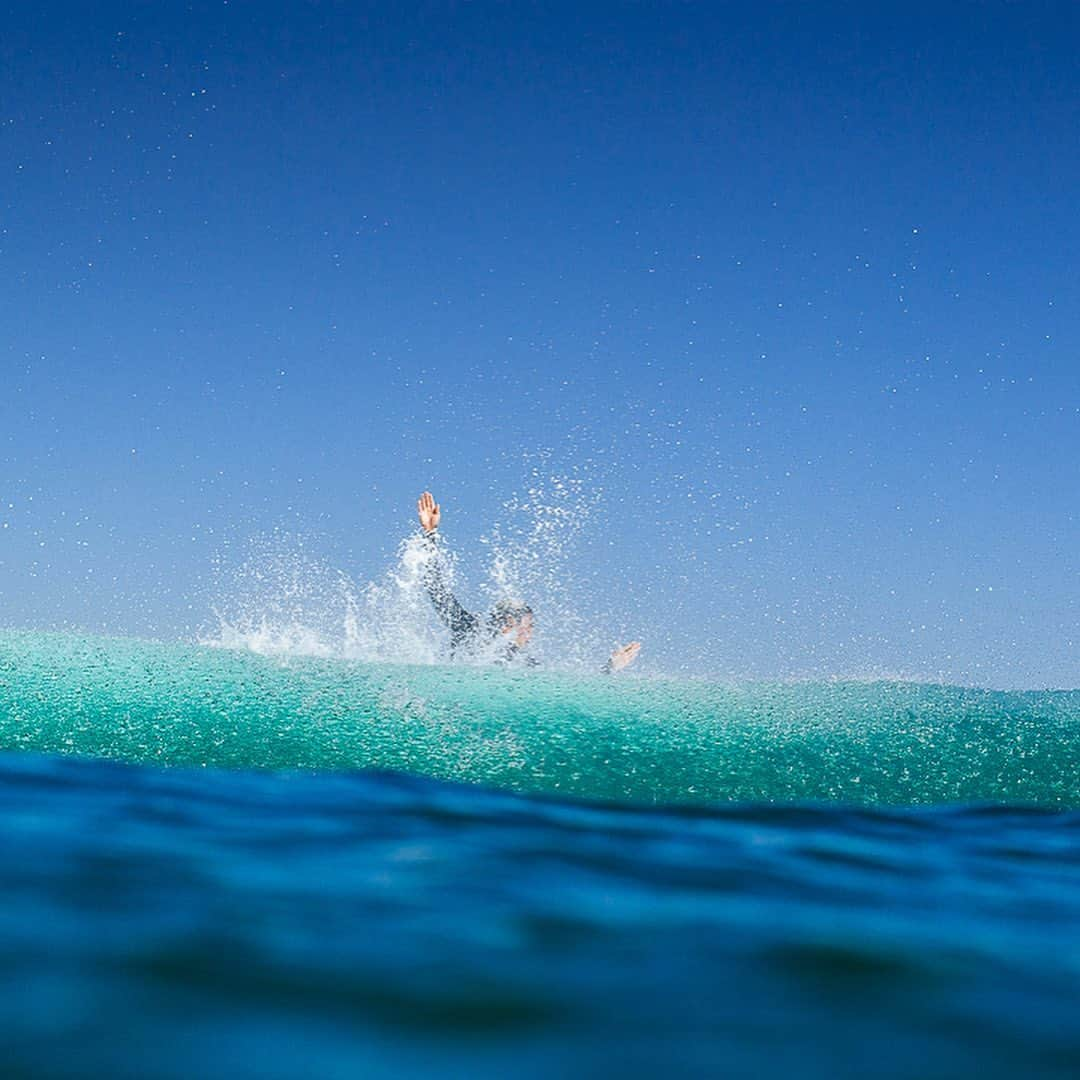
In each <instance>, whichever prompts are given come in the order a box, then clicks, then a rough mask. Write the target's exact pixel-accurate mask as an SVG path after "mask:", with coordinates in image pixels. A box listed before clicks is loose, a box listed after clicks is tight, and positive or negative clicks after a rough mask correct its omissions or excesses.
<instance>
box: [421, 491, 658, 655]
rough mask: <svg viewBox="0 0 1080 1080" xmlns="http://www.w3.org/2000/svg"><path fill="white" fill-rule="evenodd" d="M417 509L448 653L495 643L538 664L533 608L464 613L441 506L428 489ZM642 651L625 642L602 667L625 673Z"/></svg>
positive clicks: (508, 606) (509, 605)
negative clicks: (533, 652)
mask: <svg viewBox="0 0 1080 1080" xmlns="http://www.w3.org/2000/svg"><path fill="white" fill-rule="evenodd" d="M416 510H417V513H418V514H419V515H420V528H421V530H422V535H423V536H424V539H425V541H426V542H427V544H428V545H429V547H430V554H429V557H428V559H427V562H426V563H425V565H424V578H423V581H424V588H426V589H427V592H428V596H430V597H431V602H432V604H434V605H435V611H436V612H437V613H438V616H439V618H440V619H442V621H443V622H444V623H446V625H447V627H448V629H449V630H450V655H451V656H454V655H456V654H457V653H458V652H462V651H467V650H470V649H472V650H476V651H477V652H481V651H482V650H483V649H484V648H485V646H488V647H490V646H492V645H494V646H495V647H496V650H497V652H498V659H499V660H500V661H502V662H504V663H513V662H520V663H524V664H527V665H529V666H530V667H535V666H536V664H537V661H536V659H535V658H534V657H531V656H529V655H528V653H527V651H526V650H527V649H528V645H529V641H530V640H531V639H532V635H533V612H532V608H530V607H529V606H528V605H527V604H523V603H520V602H519V601H516V600H502V601H500V602H499V603H498V604H496V605H495V608H494V610H493V611H492V612H491V613H490V614H489V615H486V616H482V615H474V614H473V613H472V612H471V611H466V610H465V608H463V607H462V606H461V604H460V603H458V600H457V597H456V596H454V594H453V592H452V591H451V589H450V586H449V583H448V582H447V574H446V567H445V565H444V563H443V559H442V556H441V553H440V552H439V550H438V535H439V522H440V520H441V518H442V513H441V511H440V509H439V504H438V503H437V502H436V501H435V500H434V499H433V498H432V496H431V493H430V492H428V491H425V492H424V494H423V495H421V496H420V498H419V500H418V501H417V504H416ZM640 651H641V642H640V641H632V642H630V644H629V645H623V646H621V647H620V648H618V649H616V650H615V651H614V652H613V653H612V654H611V656H610V657H609V658H608V661H607V663H606V664H604V667H603V671H604V672H605V673H611V672H615V671H621V670H622V669H623V668H624V667H626V666H627V665H628V664H631V663H633V661H634V660H635V659H637V654H638V653H639V652H640Z"/></svg>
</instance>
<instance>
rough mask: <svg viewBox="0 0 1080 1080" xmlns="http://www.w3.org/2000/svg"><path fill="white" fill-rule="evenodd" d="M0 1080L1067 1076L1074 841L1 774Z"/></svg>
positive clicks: (11, 768) (366, 791)
mask: <svg viewBox="0 0 1080 1080" xmlns="http://www.w3.org/2000/svg"><path fill="white" fill-rule="evenodd" d="M0 837H2V840H0V843H2V858H0V867H2V888H3V896H4V903H3V906H2V909H0V977H2V979H3V1001H4V1003H5V1009H4V1011H5V1023H4V1024H3V1026H2V1028H0V1061H2V1062H3V1072H4V1074H5V1075H26V1076H57V1077H60V1076H103V1075H111V1076H119V1077H128V1076H130V1077H191V1076H260V1077H299V1076H320V1077H339V1076H340V1077H358V1076H365V1077H368V1076H377V1077H381V1076H387V1077H389V1076H403V1075H443V1076H448V1075H449V1076H515V1077H518V1076H521V1077H532V1076H537V1077H539V1076H572V1077H576V1076H582V1077H592V1076H612V1075H614V1076H619V1075H624V1076H646V1075H661V1074H669V1075H675V1076H727V1077H729V1076H747V1077H750V1076H775V1075H792V1076H800V1077H804V1076H805V1077H838V1076H840V1077H842V1076H865V1075H874V1076H886V1077H892V1076H895V1077H909V1076H920V1077H923V1076H932V1077H952V1076H956V1077H961V1076H980V1077H993V1076H1023V1077H1075V1076H1077V1075H1080V1021H1078V1019H1077V1018H1078V1016H1080V815H1078V814H1077V813H1076V812H1075V811H1048V810H1038V809H1030V808H1029V809H1009V808H1005V807H984V808H977V807H967V808H964V807H949V806H944V807H936V808H900V809H896V808H893V809H883V808H870V807H867V808H861V809H857V808H852V807H841V806H828V805H794V804H788V805H774V806H769V805H740V804H733V805H731V806H724V807H720V808H693V809H660V808H636V807H634V806H630V805H614V804H611V805H602V804H588V803H577V802H567V801H555V800H553V799H550V798H548V797H538V796H524V795H515V794H510V793H505V792H496V791H492V790H487V789H484V788H482V787H473V786H463V785H462V786H459V785H455V784H449V783H445V782H441V781H436V780H431V779H421V778H414V777H404V776H400V775H392V774H383V773H365V774H360V773H354V774H333V773H323V774H313V773H265V772H263V773H260V772H251V771H244V770H236V771H230V770H215V769H161V768H155V767H151V766H144V765H134V764H120V763H110V762H104V761H95V760H84V759H78V758H66V757H61V756H53V755H44V754H37V753H20V752H15V753H7V754H4V755H3V756H2V757H0Z"/></svg>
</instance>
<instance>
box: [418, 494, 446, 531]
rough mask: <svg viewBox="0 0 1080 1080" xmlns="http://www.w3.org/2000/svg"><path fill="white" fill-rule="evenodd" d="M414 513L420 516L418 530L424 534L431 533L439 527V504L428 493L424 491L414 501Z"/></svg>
mask: <svg viewBox="0 0 1080 1080" xmlns="http://www.w3.org/2000/svg"><path fill="white" fill-rule="evenodd" d="M416 512H417V513H418V514H419V515H420V528H422V529H423V530H424V532H426V533H433V532H434V531H435V530H436V529H437V528H438V527H439V518H440V517H441V512H440V510H439V504H438V503H437V502H436V501H435V500H434V499H433V498H432V497H431V492H430V491H425V492H424V494H423V495H421V496H420V498H419V499H417V500H416Z"/></svg>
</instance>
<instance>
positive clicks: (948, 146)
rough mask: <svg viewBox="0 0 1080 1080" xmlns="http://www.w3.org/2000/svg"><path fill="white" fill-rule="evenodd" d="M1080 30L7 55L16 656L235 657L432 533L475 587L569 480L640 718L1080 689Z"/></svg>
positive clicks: (424, 17)
mask: <svg viewBox="0 0 1080 1080" xmlns="http://www.w3.org/2000/svg"><path fill="white" fill-rule="evenodd" d="M868 8H872V10H867V9H868ZM1078 23H1080V14H1078V12H1077V9H1076V7H1075V5H1072V4H1067V3H1054V4H1051V3H1027V4H1016V3H995V2H988V3H979V4H966V3H958V4H951V5H941V4H937V5H928V4H918V3H915V4H910V3H909V4H903V5H899V4H897V5H892V4H882V5H865V4H854V3H851V4H839V3H830V4H813V5H810V4H794V3H791V4H788V3H776V4H763V5H754V6H751V5H732V4H689V3H688V4H679V3H664V4H660V3H656V4H645V3H640V4H638V3H626V4H591V5H569V4H488V3H475V4H438V3H436V4H423V5H415V6H413V7H411V9H410V10H409V12H408V13H407V14H402V13H401V11H400V10H399V6H398V5H365V4H344V3H341V4H337V3H296V4H287V5H273V4H265V3H260V4H255V3H238V2H230V3H218V4H185V5H180V4H169V3H166V4H124V5H119V4H108V3H106V4H99V5H94V6H90V5H59V4H47V3H46V4H44V5H43V6H42V7H41V8H40V9H39V10H37V11H27V10H24V9H23V8H22V7H21V6H20V7H18V8H14V9H9V10H8V11H7V12H6V13H5V30H4V34H3V36H2V38H0V72H2V74H0V214H2V218H0V273H2V275H3V281H4V287H3V289H2V290H0V319H2V325H3V327H4V334H3V337H2V338H0V363H2V365H3V371H4V375H5V384H6V390H7V392H6V393H5V394H4V395H3V399H2V404H0V465H2V482H3V486H4V491H3V495H4V498H3V503H2V509H3V514H2V522H0V524H2V525H3V528H2V529H0V602H2V603H3V605H4V613H3V615H2V619H3V622H5V623H6V624H8V625H17V626H77V627H86V628H91V629H99V630H106V631H111V632H129V633H140V634H153V635H159V636H166V637H168V636H176V635H185V634H191V633H194V632H197V630H198V629H199V627H200V626H201V625H202V624H203V622H204V621H205V620H206V618H207V617H208V615H209V611H210V607H211V606H212V603H213V600H214V595H213V594H214V588H215V586H214V581H213V573H214V567H215V566H217V565H219V564H220V563H221V561H222V559H228V558H230V557H233V556H234V555H235V553H237V552H239V551H242V550H243V549H244V547H245V545H246V544H247V543H248V542H249V541H250V540H251V539H252V538H257V537H260V536H265V535H266V534H267V533H270V532H272V531H273V530H275V529H277V530H284V531H286V532H287V533H288V534H289V535H290V537H293V538H294V539H295V542H297V543H302V544H303V545H304V547H305V548H306V550H308V551H313V552H317V553H318V555H319V557H320V558H324V559H326V560H327V561H328V562H329V563H331V564H332V565H334V566H339V567H341V568H343V569H346V570H348V571H349V572H350V573H352V574H353V575H354V577H356V578H357V579H358V580H364V579H366V578H369V577H373V576H377V575H378V574H380V573H382V571H383V570H384V569H385V567H386V566H387V565H388V564H389V562H390V560H391V558H392V555H393V551H394V548H395V545H396V544H397V542H398V541H399V540H400V538H401V537H402V535H403V534H404V533H405V532H406V531H407V529H408V528H409V525H410V522H411V518H410V514H411V509H412V504H413V500H414V499H415V495H416V493H417V492H418V491H419V490H421V489H423V488H425V487H431V488H432V489H433V490H435V491H436V493H437V494H438V495H439V497H440V498H441V499H442V501H443V502H444V504H445V506H446V508H447V513H448V521H447V532H448V534H449V535H450V536H451V537H452V539H453V540H454V542H455V545H456V546H457V547H458V548H459V549H460V550H462V551H463V552H464V553H465V555H466V565H467V568H468V560H469V559H470V558H471V557H472V556H471V555H470V553H472V552H476V551H477V550H479V547H478V541H479V539H480V538H481V536H482V535H484V534H485V532H486V531H488V530H489V529H490V528H491V527H492V526H493V524H494V523H496V522H498V521H499V520H500V519H502V518H505V510H504V502H505V500H506V499H507V498H508V497H510V496H511V495H512V494H513V493H515V492H519V493H520V492H522V491H524V490H526V489H527V488H528V487H529V486H530V484H531V483H534V482H535V476H540V477H541V478H544V477H550V476H556V475H570V476H575V477H576V479H577V480H578V482H579V483H580V484H581V485H582V489H583V490H584V491H585V492H586V493H587V494H588V495H589V497H590V498H595V497H598V496H601V495H602V496H603V503H602V505H601V507H600V509H599V510H598V511H597V513H596V514H595V515H594V516H593V518H592V519H591V520H590V522H589V525H588V527H587V529H586V530H585V532H584V534H583V535H582V536H581V537H580V539H579V542H578V543H577V545H576V547H574V549H573V550H572V551H571V552H570V553H569V556H568V558H569V561H570V564H571V565H570V569H572V571H573V572H574V574H575V575H576V576H577V578H578V580H579V581H580V582H582V583H587V584H582V585H580V586H579V587H580V588H581V589H582V590H583V595H582V596H581V597H580V604H581V606H582V608H583V610H586V611H589V612H597V611H601V610H603V611H605V612H607V613H608V616H607V617H608V618H610V625H611V634H612V636H613V637H625V636H627V635H630V634H635V635H639V636H641V637H643V638H645V640H646V642H647V644H648V645H650V646H651V649H650V650H649V651H647V652H646V653H645V654H644V655H643V665H642V666H643V669H645V670H648V665H649V664H650V663H651V664H653V665H654V666H655V668H657V669H664V670H671V669H673V668H675V667H677V666H679V665H680V664H685V665H686V666H687V667H688V669H690V670H693V671H696V672H702V671H704V672H712V673H715V674H719V675H724V676H732V675H734V676H740V675H750V676H771V675H791V674H815V675H849V674H855V675H863V674H899V675H910V676H915V677H931V678H947V679H955V680H958V681H966V682H976V683H983V684H991V685H1008V686H1041V685H1068V686H1075V685H1078V684H1080V650H1078V649H1077V647H1076V643H1075V640H1074V639H1075V620H1076V616H1077V613H1078V611H1080V580H1078V576H1077V569H1078V566H1077V563H1078V560H1077V556H1076V543H1075V540H1076V520H1075V517H1076V515H1075V502H1076V497H1077V494H1078V484H1077V481H1078V468H1080V466H1078V453H1077V451H1078V450H1080V438H1078V435H1080V430H1078V424H1080V393H1078V391H1080V374H1078V368H1077V359H1078V356H1080V351H1078V345H1080V316H1078V312H1080V303H1078V300H1080V297H1078V295H1077V294H1078V291H1080V285H1078V280H1080V278H1078V275H1077V273H1076V252H1077V251H1078V250H1080V223H1078V218H1077V214H1076V211H1075V206H1074V203H1075V193H1076V191H1077V190H1080V175H1078V173H1080V149H1078V141H1077V135H1076V132H1077V131H1078V130H1080V115H1078V114H1080V96H1078V86H1080V82H1078V78H1077V65H1076V59H1075V57H1076V55H1077V47H1078V45H1080V34H1078V30H1080V26H1078ZM534 472H535V476H534ZM477 558H478V556H477ZM474 569H475V567H474ZM467 591H468V590H466V592H467ZM585 593H587V594H588V595H585ZM475 595H476V594H475V592H474V594H473V596H474V598H475Z"/></svg>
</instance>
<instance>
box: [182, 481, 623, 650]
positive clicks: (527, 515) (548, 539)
mask: <svg viewBox="0 0 1080 1080" xmlns="http://www.w3.org/2000/svg"><path fill="white" fill-rule="evenodd" d="M599 500H600V492H599V491H598V490H595V489H590V488H589V487H588V486H587V485H586V484H585V483H584V482H583V481H581V480H580V479H577V478H575V477H572V476H550V477H546V476H541V475H540V474H539V473H534V476H533V478H532V482H531V483H530V486H529V487H528V488H527V489H526V490H525V491H523V492H522V493H519V494H514V495H512V496H511V497H510V498H509V499H507V501H506V502H505V503H504V505H503V512H502V514H501V516H500V520H499V521H498V522H497V523H496V524H495V526H494V527H493V528H492V529H491V530H490V532H489V533H488V534H487V535H486V536H484V537H483V538H482V540H481V543H482V544H483V546H484V548H485V550H486V552H487V559H486V560H485V565H484V566H483V569H482V573H481V578H480V580H479V581H478V582H477V583H476V586H475V588H474V589H472V590H469V589H468V588H467V587H466V583H463V582H459V581H458V580H457V579H458V577H459V573H458V558H457V554H456V552H455V550H454V547H453V545H452V543H451V542H449V541H448V540H447V539H446V538H444V540H443V541H442V543H441V545H440V557H441V558H442V559H444V560H445V572H446V574H447V576H448V578H449V580H450V582H451V584H452V586H453V587H454V589H455V591H459V593H460V596H461V599H462V602H463V603H466V606H470V607H471V608H472V609H473V610H476V611H477V612H478V613H480V614H482V613H483V612H484V611H487V610H491V608H493V607H494V606H495V605H496V604H497V603H499V602H500V601H504V600H507V599H514V600H519V601H524V602H527V603H528V604H529V605H530V606H531V607H532V608H533V609H534V611H535V612H536V613H537V627H538V633H537V635H536V639H535V641H534V645H533V648H532V650H531V651H532V652H533V653H534V654H535V655H536V656H537V657H538V658H539V659H541V660H542V661H543V662H544V663H545V665H547V666H550V667H557V668H566V669H574V668H583V669H592V670H595V669H596V668H597V667H598V666H599V665H600V664H601V663H602V661H603V659H604V658H605V657H606V656H607V654H608V651H610V644H608V643H606V642H604V641H602V640H601V635H600V633H599V632H598V627H600V626H602V625H603V624H604V620H603V619H602V618H601V617H600V616H598V615H597V614H596V607H597V605H595V604H592V603H591V598H590V597H589V594H588V590H587V589H586V588H584V587H583V585H582V583H581V582H580V581H579V580H577V579H576V578H575V577H574V575H573V574H572V572H571V568H570V567H571V561H572V558H571V557H572V555H573V553H574V550H575V547H576V545H577V544H578V543H579V542H580V540H581V538H582V537H583V535H584V534H585V533H586V530H587V529H588V528H589V527H590V525H591V524H592V522H593V514H594V510H595V508H596V506H597V504H598V502H599ZM432 557H433V556H432V553H431V549H430V548H429V546H428V545H427V544H425V543H424V542H423V539H422V538H421V537H420V535H419V534H417V533H413V534H411V535H409V536H408V537H406V538H404V539H403V540H402V541H401V542H400V544H399V545H398V549H397V553H396V556H395V559H394V562H393V563H392V565H391V566H390V567H389V568H387V569H386V570H385V571H384V572H383V573H382V575H381V576H379V577H377V578H374V579H372V580H369V581H367V582H363V583H360V584H358V583H357V582H356V581H355V580H354V579H353V578H352V577H351V576H350V575H349V574H348V573H347V572H345V571H344V570H342V569H340V568H338V567H334V566H332V565H331V564H330V563H329V562H327V561H326V560H325V559H322V558H321V557H318V556H313V555H311V554H310V553H309V551H308V545H307V544H306V543H305V542H304V540H303V538H301V537H297V536H290V535H287V534H275V535H273V536H271V537H264V538H261V539H258V540H255V541H253V542H252V543H251V544H250V545H249V547H248V550H247V554H246V555H245V557H244V558H243V559H242V561H241V562H240V564H239V565H238V566H235V567H231V568H228V567H222V568H221V570H220V572H219V585H218V597H217V599H216V601H215V602H214V604H213V605H212V610H213V613H214V617H215V625H214V626H212V627H211V628H209V629H207V630H206V631H205V632H204V633H203V634H201V635H200V637H199V641H200V644H205V645H214V646H218V647H221V648H228V649H241V650H248V651H251V652H255V653H259V654H260V655H267V656H278V657H286V658H287V657H301V656H304V657H323V658H336V659H345V660H363V661H368V662H372V663H384V662H389V663H409V664H433V663H438V662H440V661H442V660H445V659H446V658H447V633H446V630H445V628H444V627H442V626H441V625H440V624H439V622H438V620H437V619H436V617H435V615H434V613H433V611H432V605H431V601H430V599H429V597H428V595H427V592H426V590H425V588H424V584H423V577H424V569H425V566H426V564H427V561H428V560H429V559H430V558H432ZM476 595H479V596H480V597H481V603H479V604H472V605H470V604H469V603H468V601H469V598H470V596H476ZM501 652H502V650H501V649H500V648H498V643H495V647H493V648H491V649H488V650H485V649H479V650H477V651H476V652H475V653H474V654H473V655H472V656H470V657H469V660H470V662H474V663H480V664H484V663H491V662H493V661H495V660H496V658H497V657H499V656H500V655H501Z"/></svg>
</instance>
